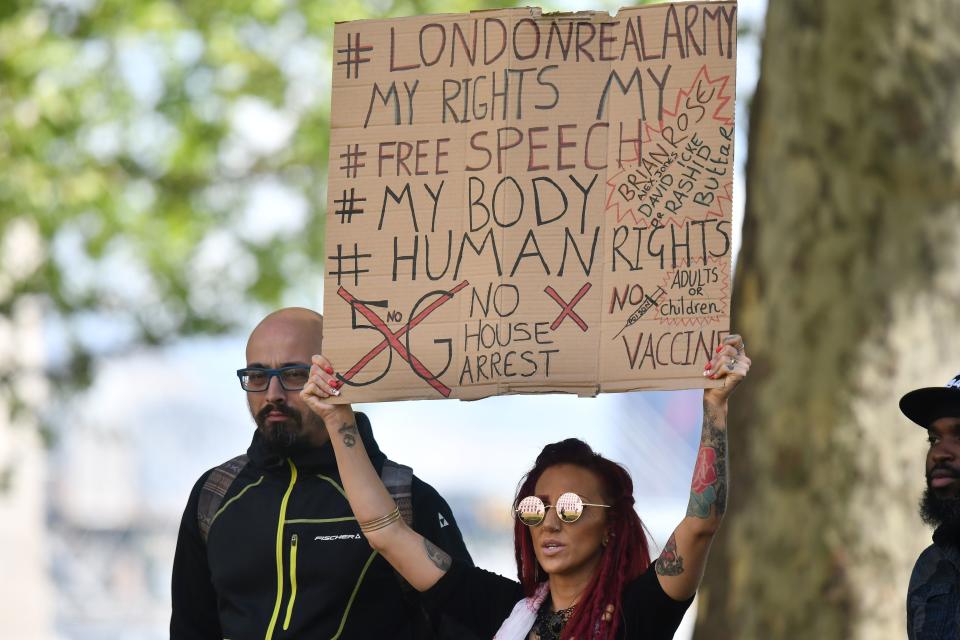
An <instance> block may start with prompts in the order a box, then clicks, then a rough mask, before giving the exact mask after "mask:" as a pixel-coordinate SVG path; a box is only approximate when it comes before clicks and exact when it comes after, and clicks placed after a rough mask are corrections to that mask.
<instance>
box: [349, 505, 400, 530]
mask: <svg viewBox="0 0 960 640" xmlns="http://www.w3.org/2000/svg"><path fill="white" fill-rule="evenodd" d="M399 519H400V507H396V508H394V510H393V511H391V512H390V513H388V514H387V515H385V516H381V517H379V518H374V519H373V520H368V521H367V522H361V523H359V524H360V530H361V531H377V530H378V529H383V528H384V527H388V526H390V525H391V524H393V523H394V522H396V521H397V520H399Z"/></svg>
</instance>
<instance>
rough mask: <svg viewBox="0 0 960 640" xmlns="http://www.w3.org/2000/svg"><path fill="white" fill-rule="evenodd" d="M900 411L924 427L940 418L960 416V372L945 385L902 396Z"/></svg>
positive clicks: (917, 390) (916, 390)
mask: <svg viewBox="0 0 960 640" xmlns="http://www.w3.org/2000/svg"><path fill="white" fill-rule="evenodd" d="M900 411H902V412H903V415H905V416H907V417H908V418H910V419H911V420H913V421H914V422H916V423H917V424H918V425H920V426H921V427H923V428H924V429H926V428H927V427H929V426H930V423H931V422H933V421H934V420H936V419H938V418H943V417H945V416H951V417H957V418H960V373H958V374H957V375H955V376H954V377H953V379H952V380H950V382H948V383H947V384H946V385H945V386H943V387H924V388H923V389H914V390H913V391H911V392H910V393H908V394H906V395H905V396H903V397H902V398H900Z"/></svg>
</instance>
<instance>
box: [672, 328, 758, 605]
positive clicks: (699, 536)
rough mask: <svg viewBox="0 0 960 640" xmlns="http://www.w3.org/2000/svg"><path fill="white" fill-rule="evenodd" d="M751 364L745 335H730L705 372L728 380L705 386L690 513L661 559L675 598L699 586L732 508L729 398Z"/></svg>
mask: <svg viewBox="0 0 960 640" xmlns="http://www.w3.org/2000/svg"><path fill="white" fill-rule="evenodd" d="M749 370H750V358H748V357H747V355H746V353H745V352H744V346H743V339H742V338H741V337H740V336H738V335H729V336H727V337H726V338H725V339H724V341H723V343H722V344H721V345H720V347H718V349H717V351H716V353H714V357H713V359H712V360H711V361H710V363H709V366H708V367H707V369H706V371H705V372H704V375H706V376H709V377H710V378H713V379H717V380H720V379H722V380H723V381H724V386H722V387H720V388H717V389H705V390H704V392H703V431H702V433H701V435H700V449H699V451H698V452H697V463H696V466H695V467H694V470H693V482H692V483H691V485H690V502H689V503H688V505H687V515H686V517H685V518H684V519H683V520H682V521H681V522H680V524H679V525H678V526H677V528H676V529H674V531H673V535H671V536H670V539H669V540H667V544H666V545H665V546H664V548H663V552H662V553H661V554H660V557H659V558H657V561H656V570H657V577H658V578H659V579H660V585H661V586H662V587H663V590H664V591H665V592H666V593H667V595H669V596H670V597H671V598H673V599H674V600H686V599H687V598H689V597H691V596H692V595H693V594H694V593H696V591H697V589H698V588H699V586H700V581H701V580H702V579H703V571H704V569H705V568H706V565H707V554H708V553H709V552H710V543H711V542H713V536H714V535H716V533H717V531H718V530H719V528H720V521H721V520H722V519H723V514H724V512H725V511H726V508H727V399H728V398H729V397H730V394H731V393H732V392H733V389H734V388H735V387H736V386H737V385H738V384H740V381H741V380H743V378H744V376H746V375H747V372H748V371H749Z"/></svg>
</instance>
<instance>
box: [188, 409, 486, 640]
mask: <svg viewBox="0 0 960 640" xmlns="http://www.w3.org/2000/svg"><path fill="white" fill-rule="evenodd" d="M356 415H357V426H358V428H359V430H360V434H361V437H362V438H363V443H364V445H365V446H366V448H367V452H368V453H369V455H370V459H371V460H372V461H373V464H374V467H376V469H377V472H378V473H379V472H380V470H381V468H382V466H383V461H384V459H385V456H384V454H383V453H381V452H380V449H379V447H378V446H377V444H376V442H375V441H374V439H373V434H372V432H371V430H370V423H369V421H368V420H367V418H366V416H364V415H363V414H362V413H357V414H356ZM247 454H248V456H249V462H248V464H247V465H246V466H245V467H244V469H243V470H242V471H241V472H240V474H239V475H238V476H237V478H236V480H234V481H233V483H232V484H231V485H230V489H229V490H228V492H227V494H226V495H225V496H224V500H223V503H222V506H221V508H220V512H219V513H218V515H217V517H216V519H215V520H214V521H213V524H212V525H211V527H210V532H209V535H208V539H207V543H206V544H204V542H203V539H202V538H201V536H200V530H199V526H198V524H197V501H198V496H199V493H200V489H201V487H202V486H203V483H204V481H205V480H206V478H207V476H208V475H209V474H210V471H208V472H206V473H204V474H203V475H202V476H201V477H200V479H199V480H197V483H196V484H195V485H194V487H193V490H192V491H191V492H190V498H189V500H188V501H187V507H186V509H185V511H184V513H183V519H182V521H181V523H180V533H179V537H178V539H177V550H176V555H175V557H174V563H173V603H172V604H173V614H172V616H171V619H170V637H171V639H173V640H187V639H190V640H193V639H201V638H202V639H203V640H214V639H216V640H221V639H222V638H229V639H230V640H246V639H248V638H249V639H251V640H265V639H267V640H270V639H274V638H278V639H279V638H322V639H327V638H335V637H336V638H340V639H344V640H346V639H349V638H358V639H361V638H362V639H368V638H398V639H403V638H415V637H424V635H426V634H425V633H424V627H423V624H422V623H423V618H422V608H421V607H420V604H419V602H418V597H417V595H416V594H415V593H414V592H412V591H411V590H410V588H409V587H407V588H406V589H403V588H402V587H401V583H400V580H399V579H398V577H397V575H396V574H395V573H394V571H393V569H392V568H391V567H390V565H389V564H388V563H387V561H386V560H384V559H383V558H382V557H380V556H379V555H378V554H377V553H376V552H374V551H373V550H372V549H371V548H370V545H369V544H367V541H366V539H365V538H364V537H363V536H362V535H361V534H360V529H359V527H358V526H357V522H356V519H355V518H354V517H353V513H352V512H351V510H350V505H349V504H348V503H347V500H346V497H345V496H344V494H343V490H342V487H341V483H340V476H339V473H338V472H337V466H336V461H335V460H334V457H333V449H332V448H331V447H330V446H329V445H327V446H325V447H322V448H319V449H311V450H309V451H306V452H303V453H300V454H295V455H294V456H292V457H291V458H288V459H281V458H279V457H276V456H275V455H272V454H271V453H270V452H269V449H268V448H267V447H266V446H265V444H264V442H263V441H262V439H261V437H260V435H259V434H258V433H257V434H255V435H254V438H253V442H252V444H251V445H250V448H249V449H248V451H247ZM211 471H212V470H211ZM412 494H413V496H412V497H413V512H414V529H416V530H417V531H418V532H419V533H420V534H421V535H423V536H424V537H425V538H427V539H429V540H431V541H432V542H434V543H435V544H436V545H437V546H439V547H440V548H442V549H444V550H445V551H446V552H447V553H449V554H450V555H452V556H454V557H455V558H458V559H461V560H463V561H465V562H467V563H470V556H469V554H468V553H467V550H466V547H465V546H464V543H463V538H462V536H461V534H460V530H459V529H458V528H457V524H456V521H455V520H454V518H453V513H452V512H451V511H450V507H449V506H448V505H447V503H446V501H444V499H443V498H442V497H440V495H439V494H438V493H437V492H436V490H434V489H433V487H431V486H430V485H428V484H426V483H424V482H422V481H421V480H420V479H418V478H417V477H415V476H414V479H413V485H412Z"/></svg>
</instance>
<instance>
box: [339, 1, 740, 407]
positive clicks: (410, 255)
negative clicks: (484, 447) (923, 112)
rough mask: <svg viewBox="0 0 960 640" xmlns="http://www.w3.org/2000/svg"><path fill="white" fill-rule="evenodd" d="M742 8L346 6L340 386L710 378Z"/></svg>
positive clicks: (719, 332) (645, 384)
mask: <svg viewBox="0 0 960 640" xmlns="http://www.w3.org/2000/svg"><path fill="white" fill-rule="evenodd" d="M736 13H737V6H736V3H735V2H690V3H672V4H660V5H649V6H646V7H640V8H630V9H622V10H621V11H620V12H619V13H618V15H617V16H616V17H611V16H609V15H608V14H606V13H593V12H583V13H576V14H547V15H541V14H540V11H539V10H538V9H533V8H525V9H510V10H501V11H481V12H473V13H470V14H460V15H453V14H449V15H433V16H419V17H412V18H400V19H394V20H382V21H357V22H347V23H341V24H338V25H337V27H336V31H335V40H334V56H333V105H332V117H331V127H332V131H331V137H330V163H329V179H328V194H327V250H326V256H325V264H326V283H325V285H326V288H325V300H324V315H325V326H324V338H325V339H324V352H325V355H326V356H327V357H328V358H330V360H331V361H332V362H333V363H334V366H335V367H336V368H337V371H338V373H339V375H340V376H341V377H342V378H343V379H344V380H345V384H344V394H343V399H344V400H345V401H351V402H359V401H378V400H394V399H412V398H446V397H450V398H463V399H475V398H481V397H485V396H490V395H495V394H506V393H542V392H553V391H556V392H569V393H577V394H581V395H593V394H596V393H597V392H599V391H626V390H631V389H678V388H694V387H704V386H709V385H710V384H713V383H709V382H708V381H706V380H705V379H704V378H703V376H702V371H703V366H704V364H705V363H706V362H707V361H708V360H709V358H710V356H711V354H712V350H713V349H714V348H715V347H716V345H718V344H719V342H720V341H721V340H722V338H723V337H724V336H725V335H727V333H728V329H729V309H730V298H729V296H730V287H729V283H730V249H731V238H732V232H731V224H730V212H731V205H732V196H733V193H732V190H733V166H734V163H733V139H734V124H733V114H734V96H735V68H736V33H737V21H736Z"/></svg>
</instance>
